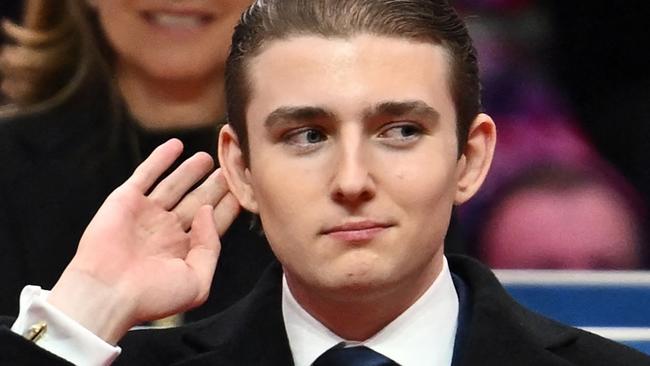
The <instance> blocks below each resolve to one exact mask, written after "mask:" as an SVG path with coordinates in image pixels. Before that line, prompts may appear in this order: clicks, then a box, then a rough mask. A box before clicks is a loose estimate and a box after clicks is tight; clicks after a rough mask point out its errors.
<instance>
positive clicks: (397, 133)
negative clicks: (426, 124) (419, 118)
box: [377, 123, 423, 144]
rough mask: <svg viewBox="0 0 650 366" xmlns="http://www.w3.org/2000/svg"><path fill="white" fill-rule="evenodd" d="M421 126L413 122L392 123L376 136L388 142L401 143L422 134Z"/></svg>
mask: <svg viewBox="0 0 650 366" xmlns="http://www.w3.org/2000/svg"><path fill="white" fill-rule="evenodd" d="M422 133H423V131H422V127H421V126H419V125H417V124H415V123H393V124H389V125H388V126H387V127H386V128H384V129H383V130H382V131H381V132H380V133H379V135H377V137H379V138H380V139H382V140H384V141H386V142H388V143H396V144H403V143H407V142H411V141H413V140H416V139H417V138H418V137H420V136H421V135H422Z"/></svg>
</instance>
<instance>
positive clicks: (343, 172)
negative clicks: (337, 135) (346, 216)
mask: <svg viewBox="0 0 650 366" xmlns="http://www.w3.org/2000/svg"><path fill="white" fill-rule="evenodd" d="M338 155H339V156H338V159H337V161H336V162H335V165H336V167H335V172H334V177H333V185H332V186H333V187H332V199H333V200H334V201H336V202H338V203H340V204H342V205H346V206H352V207H353V208H354V207H356V206H359V205H360V204H362V203H364V202H367V201H369V200H371V199H372V198H373V197H374V196H375V193H376V187H375V181H374V178H373V175H372V174H371V171H370V168H369V163H370V160H371V159H370V158H371V157H370V156H369V154H368V153H366V152H365V151H364V147H363V146H362V143H361V142H354V143H347V144H345V145H343V146H341V148H340V151H339V154H338Z"/></svg>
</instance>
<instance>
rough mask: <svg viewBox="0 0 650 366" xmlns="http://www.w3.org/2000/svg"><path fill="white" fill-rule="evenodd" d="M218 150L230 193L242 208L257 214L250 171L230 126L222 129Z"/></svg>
mask: <svg viewBox="0 0 650 366" xmlns="http://www.w3.org/2000/svg"><path fill="white" fill-rule="evenodd" d="M218 150H219V151H218V155H219V165H220V166H221V170H222V172H223V175H224V177H225V178H226V181H227V182H228V187H229V188H230V191H231V192H232V193H233V194H234V195H235V197H236V198H237V200H238V201H239V204H240V205H241V206H242V207H244V208H245V209H247V210H248V211H251V212H253V213H257V211H258V210H257V201H256V200H255V196H254V194H253V187H252V185H251V176H250V170H249V169H248V166H247V165H246V162H245V161H244V154H243V152H242V149H241V146H240V145H239V139H238V138H237V134H236V133H235V131H234V130H233V129H232V128H231V127H230V126H229V125H225V126H223V127H222V128H221V132H220V133H219V148H218Z"/></svg>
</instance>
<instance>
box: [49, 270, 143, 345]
mask: <svg viewBox="0 0 650 366" xmlns="http://www.w3.org/2000/svg"><path fill="white" fill-rule="evenodd" d="M47 302H48V303H50V304H51V305H52V306H54V307H56V308H57V309H58V310H60V311H61V312H63V313H64V314H65V315H67V316H68V317H70V318H71V319H73V320H74V321H76V322H77V323H79V324H80V325H81V326H83V327H84V328H86V329H88V330H89V331H91V332H92V333H94V334H95V335H97V336H98V337H100V338H101V339H103V340H104V341H106V342H108V343H110V344H113V345H115V344H117V342H118V341H119V340H120V339H121V338H122V337H123V336H124V334H126V332H127V331H128V330H129V329H130V328H131V327H132V326H133V325H135V324H136V323H137V320H136V319H135V317H134V315H133V314H134V313H135V311H134V310H135V309H134V307H133V299H132V297H130V296H128V295H126V294H125V293H124V291H122V290H121V289H119V288H116V287H112V286H109V285H107V284H106V283H104V282H102V281H99V280H97V279H96V278H94V277H92V276H91V275H89V274H87V273H84V272H83V271H79V270H75V269H70V268H68V269H66V270H65V271H64V272H63V274H62V275H61V277H60V278H59V281H57V283H56V285H55V286H54V288H53V289H52V292H51V293H50V295H49V296H48V298H47Z"/></svg>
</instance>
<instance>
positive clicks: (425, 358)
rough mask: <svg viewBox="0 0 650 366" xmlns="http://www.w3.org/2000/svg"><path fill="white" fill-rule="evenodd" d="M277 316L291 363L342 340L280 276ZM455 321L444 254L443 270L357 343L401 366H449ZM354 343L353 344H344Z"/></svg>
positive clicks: (306, 360) (307, 360) (303, 363)
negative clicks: (389, 319)
mask: <svg viewBox="0 0 650 366" xmlns="http://www.w3.org/2000/svg"><path fill="white" fill-rule="evenodd" d="M282 314H283V317H284V323H285V327H286V330H287V337H288V339H289V345H290V347H291V353H292V354H293V359H294V364H295V365H296V366H308V365H311V364H312V363H313V362H314V360H316V358H318V356H320V355H321V354H322V353H323V352H325V351H326V350H328V349H329V348H331V347H333V346H334V345H336V344H338V343H340V342H346V340H345V339H343V338H341V337H339V336H337V335H336V334H334V333H333V332H332V331H330V330H329V329H327V327H325V326H324V325H323V324H322V323H320V322H319V321H318V320H316V319H315V318H314V317H312V316H311V315H310V314H309V313H307V311H305V309H303V308H302V306H300V304H298V302H297V301H296V299H295V298H294V297H293V295H292V294H291V291H290V290H289V286H288V285H287V281H286V278H285V277H284V276H283V277H282ZM457 320H458V295H457V294H456V289H455V288H454V284H453V281H452V278H451V272H450V271H449V266H448V265H447V260H446V258H445V259H444V260H443V267H442V271H441V272H440V274H439V275H438V277H437V278H436V280H435V281H434V282H433V283H432V284H431V286H430V287H429V288H428V289H427V291H425V293H424V294H423V295H422V296H421V297H420V298H419V299H418V300H417V301H416V302H415V303H414V304H413V305H411V306H410V307H409V308H408V309H406V311H405V312H403V313H402V314H401V315H400V316H398V317H397V318H396V319H395V320H393V321H392V322H391V323H389V324H388V325H387V326H386V327H385V328H384V329H382V330H381V331H379V333H377V334H375V335H374V336H372V337H371V338H369V339H368V340H366V341H365V342H362V343H361V344H363V345H365V346H367V347H369V348H372V349H373V350H375V351H377V352H379V353H382V354H383V355H385V356H386V357H389V358H391V359H392V360H394V361H395V362H397V363H398V364H400V365H409V366H410V365H414V366H419V365H445V366H448V365H451V360H452V355H453V351H454V339H455V335H456V326H457ZM346 343H349V344H359V343H358V342H346Z"/></svg>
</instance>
